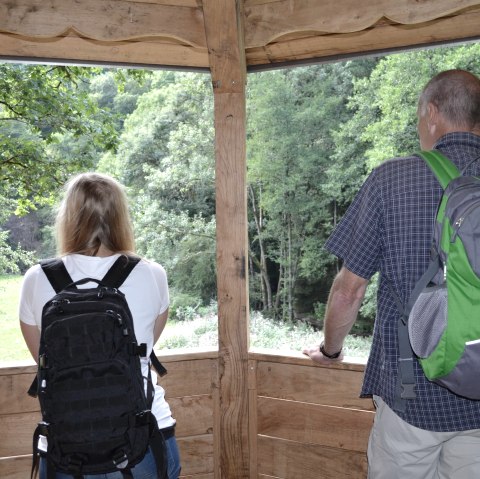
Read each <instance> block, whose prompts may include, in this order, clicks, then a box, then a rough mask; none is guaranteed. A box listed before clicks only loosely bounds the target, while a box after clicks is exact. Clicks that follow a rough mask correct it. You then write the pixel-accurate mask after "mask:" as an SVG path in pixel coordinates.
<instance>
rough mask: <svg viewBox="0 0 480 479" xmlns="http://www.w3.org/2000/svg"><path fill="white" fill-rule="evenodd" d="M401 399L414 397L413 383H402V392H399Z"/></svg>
mask: <svg viewBox="0 0 480 479" xmlns="http://www.w3.org/2000/svg"><path fill="white" fill-rule="evenodd" d="M400 397H401V398H402V399H415V398H416V397H417V394H416V393H415V384H402V392H401V393H400Z"/></svg>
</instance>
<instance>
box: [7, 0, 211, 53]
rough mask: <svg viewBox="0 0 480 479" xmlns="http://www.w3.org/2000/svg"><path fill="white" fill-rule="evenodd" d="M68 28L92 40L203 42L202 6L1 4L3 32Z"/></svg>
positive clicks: (30, 0) (97, 0)
mask: <svg viewBox="0 0 480 479" xmlns="http://www.w3.org/2000/svg"><path fill="white" fill-rule="evenodd" d="M68 30H74V31H76V32H78V33H79V34H80V35H81V36H83V37H86V38H90V39H92V40H103V41H119V40H128V39H139V38H145V37H150V36H167V37H172V38H178V39H180V40H182V41H184V42H186V43H188V44H189V45H192V46H197V47H205V32H204V29H203V15H202V10H201V9H200V8H198V7H196V6H195V7H193V8H192V7H191V6H180V5H179V4H175V3H174V4H173V5H166V4H161V3H157V2H155V3H152V2H148V3H144V2H132V1H127V0H115V1H111V0H83V1H82V2H78V1H75V0H50V1H48V2H45V1H44V0H11V1H9V2H1V3H0V31H3V32H6V33H15V34H20V35H26V36H29V37H43V38H55V37H58V36H61V35H62V34H63V33H65V32H67V31H68Z"/></svg>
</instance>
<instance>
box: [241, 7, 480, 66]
mask: <svg viewBox="0 0 480 479" xmlns="http://www.w3.org/2000/svg"><path fill="white" fill-rule="evenodd" d="M478 37H480V8H475V9H469V10H467V11H462V12H459V13H458V14H454V15H452V16H447V17H443V18H440V19H438V20H432V21H430V22H426V23H423V24H419V25H398V24H393V23H391V22H379V23H378V24H375V25H374V26H373V27H372V28H369V29H366V30H363V31H360V32H355V33H349V34H327V35H317V34H312V33H304V34H303V35H302V36H295V37H293V38H286V37H285V38H281V39H280V40H278V41H276V42H273V43H270V44H268V45H265V46H262V47H257V48H250V47H248V46H247V49H246V56H247V64H248V66H250V67H254V66H257V65H268V64H275V63H288V62H296V61H305V60H309V59H322V58H331V57H333V58H337V57H344V56H347V57H348V55H352V54H361V53H368V52H375V51H377V52H385V51H388V50H391V49H402V48H408V47H411V46H414V45H418V46H421V45H429V44H434V43H441V42H451V41H455V40H462V39H471V38H478Z"/></svg>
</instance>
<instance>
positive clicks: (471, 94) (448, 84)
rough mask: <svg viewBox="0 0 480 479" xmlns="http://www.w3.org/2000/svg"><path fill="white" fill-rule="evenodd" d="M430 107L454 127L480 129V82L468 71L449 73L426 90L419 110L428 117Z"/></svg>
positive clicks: (436, 78) (437, 78)
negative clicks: (426, 110)
mask: <svg viewBox="0 0 480 479" xmlns="http://www.w3.org/2000/svg"><path fill="white" fill-rule="evenodd" d="M429 103H432V104H433V105H435V106H436V107H437V108H438V111H439V112H440V113H441V114H442V116H443V117H444V118H445V119H446V120H447V121H448V122H450V123H451V124H452V125H454V126H458V127H467V128H470V129H473V128H476V127H480V78H478V77H477V76H475V75H473V74H472V73H469V72H467V71H465V70H447V71H444V72H441V73H439V74H438V75H436V76H434V77H433V78H432V79H431V80H430V81H429V82H428V83H427V85H426V86H425V88H424V90H423V92H422V94H421V95H420V99H419V102H418V109H419V111H420V112H422V113H425V109H426V107H427V105H428V104H429Z"/></svg>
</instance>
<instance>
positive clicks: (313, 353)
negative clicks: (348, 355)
mask: <svg viewBox="0 0 480 479" xmlns="http://www.w3.org/2000/svg"><path fill="white" fill-rule="evenodd" d="M302 352H303V354H305V355H306V356H308V357H309V358H310V359H312V360H313V361H315V362H316V363H319V364H325V365H327V364H332V363H338V362H340V361H343V352H342V353H340V356H338V358H336V359H329V358H327V357H325V356H324V355H323V354H322V353H321V352H320V349H319V346H312V347H310V348H305V349H304V350H303V351H302Z"/></svg>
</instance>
